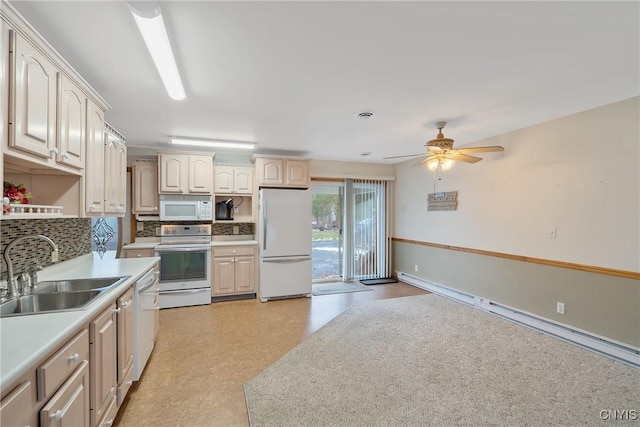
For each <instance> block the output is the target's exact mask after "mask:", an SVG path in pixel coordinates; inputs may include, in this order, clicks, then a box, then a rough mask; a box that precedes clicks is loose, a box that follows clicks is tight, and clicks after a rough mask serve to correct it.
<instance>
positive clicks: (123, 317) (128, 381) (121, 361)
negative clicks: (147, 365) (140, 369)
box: [116, 288, 134, 407]
mask: <svg viewBox="0 0 640 427" xmlns="http://www.w3.org/2000/svg"><path fill="white" fill-rule="evenodd" d="M117 305H118V308H117V310H118V313H117V325H118V359H117V366H118V389H117V393H116V397H117V406H118V407H119V406H120V405H122V402H123V401H124V398H125V396H126V395H127V392H128V391H129V388H130V387H131V385H132V384H133V311H134V305H133V288H130V289H129V290H128V291H127V292H125V293H124V294H123V295H122V296H121V297H120V298H118V301H117Z"/></svg>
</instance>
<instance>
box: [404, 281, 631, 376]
mask: <svg viewBox="0 0 640 427" xmlns="http://www.w3.org/2000/svg"><path fill="white" fill-rule="evenodd" d="M398 280H400V281H401V282H404V283H407V284H409V285H412V286H415V287H417V288H421V289H424V290H426V291H429V292H432V293H434V294H437V295H440V296H443V297H446V298H449V299H452V300H454V301H458V302H461V303H463V304H466V305H469V306H472V307H475V308H478V309H480V310H483V311H486V312H488V313H491V314H495V315H496V316H500V317H502V318H504V319H507V320H511V321H513V322H516V323H519V324H521V325H524V326H527V327H529V328H533V329H536V330H538V331H540V332H543V333H546V334H548V335H552V336H554V337H557V338H560V339H562V340H564V341H567V342H570V343H573V344H576V345H579V346H581V347H584V348H586V349H589V350H592V351H595V352H597V353H600V354H603V355H605V356H608V357H612V358H614V359H617V360H620V361H621V362H624V363H626V364H628V365H631V366H634V367H636V368H640V348H638V347H633V346H630V345H628V344H624V343H619V342H615V341H613V340H611V339H609V338H605V337H601V336H598V335H595V334H592V333H590V332H587V331H583V330H580V329H578V328H574V327H572V326H569V325H564V324H562V323H558V322H555V321H553V320H550V319H546V318H544V317H541V316H537V315H535V314H531V313H527V312H524V311H521V310H518V309H515V308H513V307H509V306H506V305H502V304H499V303H496V302H493V301H490V300H488V299H485V298H480V297H478V296H475V295H472V294H469V293H465V292H461V291H458V290H456V289H452V288H449V287H447V286H443V285H440V284H437V283H433V282H430V281H428V280H425V279H421V278H419V277H415V276H411V275H409V274H406V273H403V272H401V271H398Z"/></svg>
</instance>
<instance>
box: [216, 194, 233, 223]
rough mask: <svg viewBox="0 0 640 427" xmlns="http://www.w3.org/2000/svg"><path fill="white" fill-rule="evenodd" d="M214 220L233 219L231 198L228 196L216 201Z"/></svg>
mask: <svg viewBox="0 0 640 427" xmlns="http://www.w3.org/2000/svg"><path fill="white" fill-rule="evenodd" d="M216 220H223V221H231V220H233V199H232V198H229V199H227V200H225V201H222V202H217V203H216Z"/></svg>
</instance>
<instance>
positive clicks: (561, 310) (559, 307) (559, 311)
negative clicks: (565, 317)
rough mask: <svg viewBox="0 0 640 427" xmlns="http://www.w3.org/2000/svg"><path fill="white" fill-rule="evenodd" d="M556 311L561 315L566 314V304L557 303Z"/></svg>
mask: <svg viewBox="0 0 640 427" xmlns="http://www.w3.org/2000/svg"><path fill="white" fill-rule="evenodd" d="M556 311H557V312H558V313H559V314H564V303H563V302H557V303H556Z"/></svg>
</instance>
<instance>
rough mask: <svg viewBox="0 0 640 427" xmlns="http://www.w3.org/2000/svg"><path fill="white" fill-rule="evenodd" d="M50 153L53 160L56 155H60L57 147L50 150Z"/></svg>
mask: <svg viewBox="0 0 640 427" xmlns="http://www.w3.org/2000/svg"><path fill="white" fill-rule="evenodd" d="M49 152H50V153H51V158H52V159H53V158H54V157H55V155H56V154H58V149H57V148H56V147H53V148H52V149H51V150H49Z"/></svg>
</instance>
